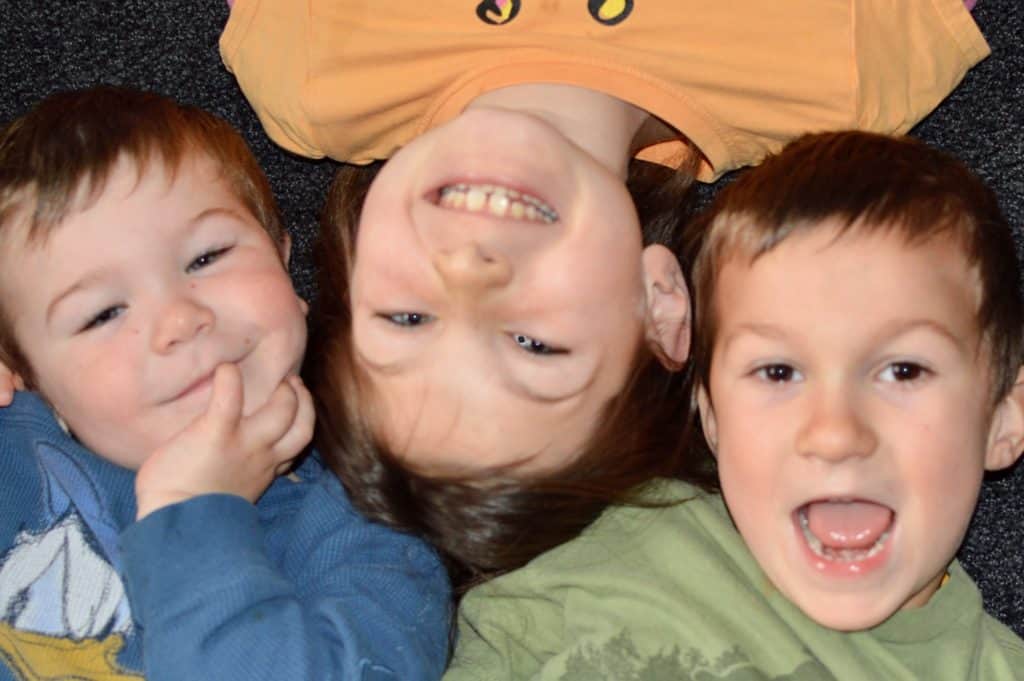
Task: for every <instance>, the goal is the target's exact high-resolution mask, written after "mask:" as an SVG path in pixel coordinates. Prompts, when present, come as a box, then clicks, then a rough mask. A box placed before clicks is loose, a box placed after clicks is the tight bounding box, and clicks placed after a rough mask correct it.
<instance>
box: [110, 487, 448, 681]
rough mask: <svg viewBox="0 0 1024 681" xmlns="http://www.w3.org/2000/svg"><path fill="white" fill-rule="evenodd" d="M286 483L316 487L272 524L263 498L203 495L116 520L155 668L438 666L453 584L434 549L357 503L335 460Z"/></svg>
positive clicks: (170, 671)
mask: <svg viewBox="0 0 1024 681" xmlns="http://www.w3.org/2000/svg"><path fill="white" fill-rule="evenodd" d="M293 484H302V485H307V486H310V487H311V489H310V490H309V491H308V492H307V493H305V494H304V495H303V498H302V499H301V500H300V501H299V502H297V503H291V502H288V501H286V503H283V504H282V505H281V508H280V509H278V514H277V517H276V518H275V519H274V520H273V522H271V523H269V527H268V517H267V512H266V509H265V507H263V506H264V500H262V499H261V501H260V504H261V510H260V511H258V510H257V507H256V506H253V505H252V504H250V503H248V502H246V501H245V500H244V499H242V498H241V497H235V496H230V495H208V496H202V497H197V498H195V499H191V500H189V501H186V502H184V503H181V504H176V505H174V506H170V507H167V508H164V509H160V510H159V511H157V512H154V513H152V514H150V515H149V516H146V517H145V518H144V519H143V520H141V521H140V522H138V523H135V524H134V525H132V526H131V527H129V528H128V529H127V530H126V531H125V532H124V533H123V535H122V538H121V542H122V551H123V554H122V555H123V560H124V572H125V575H124V577H125V584H126V587H127V590H128V596H129V600H130V602H131V606H132V612H133V615H134V617H135V619H136V622H138V624H139V625H140V626H141V629H142V636H143V657H144V660H145V671H146V678H147V679H148V680H149V681H180V680H181V679H218V681H230V680H231V679H245V680H246V681H255V680H257V679H275V680H278V679H288V680H289V681H303V680H306V679H308V680H311V681H312V680H314V679H315V680H316V681H329V680H333V679H336V680H342V679H343V680H346V681H348V680H367V681H370V680H373V681H377V680H379V681H385V680H389V681H390V680H398V679H401V680H403V681H405V680H406V679H413V680H415V679H424V680H427V679H429V680H434V679H438V678H440V676H441V674H442V672H443V670H444V666H445V663H446V661H447V653H448V631H449V618H450V605H449V597H450V593H449V585H448V581H447V577H446V576H445V573H444V570H443V568H442V566H441V565H440V563H439V561H438V559H437V557H436V555H435V554H434V553H433V551H431V550H430V549H429V548H428V547H427V546H426V545H425V544H423V543H422V542H420V541H419V540H417V539H414V538H412V537H409V536H406V535H402V534H399V533H396V532H393V531H391V530H389V529H386V528H384V527H382V526H380V525H376V524H373V523H370V522H368V521H367V520H365V519H364V518H362V517H361V516H360V515H358V514H357V513H356V512H355V510H354V509H353V508H352V507H351V506H350V505H349V503H348V500H347V497H346V496H345V493H344V491H343V489H342V488H341V485H340V484H339V483H338V482H337V480H336V479H334V478H333V476H332V475H331V474H330V473H326V472H325V473H324V474H323V476H321V478H320V479H318V480H313V481H303V482H301V483H293ZM276 486H277V483H275V486H272V487H271V490H272V491H273V490H274V487H276ZM269 494H270V493H269V492H268V495H269ZM261 518H262V522H261ZM271 554H277V555H276V557H274V558H272V557H271Z"/></svg>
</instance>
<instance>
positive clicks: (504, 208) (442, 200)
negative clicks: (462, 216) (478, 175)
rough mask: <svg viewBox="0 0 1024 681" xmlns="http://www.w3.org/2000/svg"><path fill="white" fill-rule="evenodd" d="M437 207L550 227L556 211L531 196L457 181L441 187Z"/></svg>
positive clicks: (492, 186) (513, 190) (501, 188)
mask: <svg viewBox="0 0 1024 681" xmlns="http://www.w3.org/2000/svg"><path fill="white" fill-rule="evenodd" d="M437 205H439V206H441V207H442V208H448V209H452V210H464V211H468V212H471V213H489V214H491V215H494V216H495V217H500V218H511V219H513V220H525V221H527V222H540V223H544V224H553V223H555V222H557V221H558V212H557V211H555V209H554V208H552V207H551V206H550V205H549V204H548V203H547V202H545V201H543V200H541V199H539V198H537V197H536V196H534V195H532V194H528V193H526V192H521V191H518V190H516V189H511V188H509V187H504V186H501V185H496V184H484V183H481V184H477V183H468V182H460V183H456V184H449V185H445V186H443V187H441V189H440V190H439V192H438V199H437Z"/></svg>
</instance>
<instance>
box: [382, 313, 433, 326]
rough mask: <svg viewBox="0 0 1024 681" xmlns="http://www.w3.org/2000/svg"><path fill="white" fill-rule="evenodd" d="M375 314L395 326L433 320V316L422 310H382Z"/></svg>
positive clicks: (415, 324)
mask: <svg viewBox="0 0 1024 681" xmlns="http://www.w3.org/2000/svg"><path fill="white" fill-rule="evenodd" d="M377 316H378V317H380V318H381V319H385V320H387V321H389V322H391V323H392V324H394V325H395V326H422V325H423V324H427V323H429V322H432V321H434V317H433V316H431V315H429V314H424V313H422V312H395V313H387V312H382V313H380V314H378V315H377Z"/></svg>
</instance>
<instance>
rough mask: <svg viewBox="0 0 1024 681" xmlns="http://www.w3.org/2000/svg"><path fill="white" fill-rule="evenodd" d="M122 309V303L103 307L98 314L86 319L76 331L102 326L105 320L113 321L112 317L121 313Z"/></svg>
mask: <svg viewBox="0 0 1024 681" xmlns="http://www.w3.org/2000/svg"><path fill="white" fill-rule="evenodd" d="M124 309H125V307H124V305H112V306H111V307H108V308H106V309H104V310H103V311H101V312H100V313H99V314H97V315H96V316H94V317H93V318H92V319H90V320H89V321H87V322H86V323H85V325H84V326H83V327H82V328H81V329H79V330H78V332H79V333H82V332H84V331H89V330H91V329H95V328H97V327H100V326H103V325H104V324H106V323H107V322H110V321H113V320H114V319H117V318H118V317H120V316H121V313H122V312H124Z"/></svg>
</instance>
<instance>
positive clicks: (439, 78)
mask: <svg viewBox="0 0 1024 681" xmlns="http://www.w3.org/2000/svg"><path fill="white" fill-rule="evenodd" d="M598 5H600V7H597V8H596V7H595V6H598ZM220 47H221V54H222V57H223V59H224V63H225V64H226V65H227V67H228V68H229V69H230V70H231V71H232V72H233V73H234V74H235V76H236V77H237V79H238V82H239V84H240V85H241V88H242V91H243V92H244V93H245V95H246V97H247V98H248V99H249V101H250V102H251V103H252V105H253V107H254V108H255V110H256V112H257V114H258V115H259V117H260V120H261V121H262V123H263V125H264V127H265V128H266V130H267V133H268V134H269V135H270V137H271V138H273V139H274V141H276V142H277V143H278V144H280V145H281V146H283V147H285V148H286V149H289V150H290V151H293V152H296V153H298V154H302V155H304V156H310V157H314V158H319V157H322V156H330V157H331V158H334V159H337V160H339V161H348V162H351V163H368V162H370V161H372V160H375V159H382V158H388V157H389V156H391V154H393V153H394V152H395V150H396V149H398V148H399V147H401V146H402V145H403V144H405V143H406V142H408V141H409V140H410V139H411V138H413V137H415V136H416V135H418V134H420V133H422V132H423V131H425V130H427V129H429V128H430V127H432V126H435V125H438V124H439V123H442V122H444V121H446V120H449V119H451V118H452V117H454V116H456V115H457V114H458V113H459V112H460V111H462V109H463V108H465V106H466V105H467V104H468V103H469V102H470V101H472V100H473V99H474V98H475V97H476V96H478V95H480V94H481V93H483V92H486V91H488V90H493V89H496V88H500V87H505V86H508V85H514V84H521V83H533V82H537V83H568V84H573V85H579V86H582V87H587V88H591V89H594V90H599V91H602V92H606V93H608V94H611V95H614V96H616V97H618V98H620V99H623V100H625V101H628V102H631V103H633V104H635V105H637V106H639V107H641V108H643V109H645V110H647V111H649V112H650V113H652V114H654V115H655V116H658V117H659V118H661V119H662V120H664V121H666V122H667V123H669V124H670V125H672V126H673V127H675V128H676V129H678V130H679V131H681V132H682V133H683V134H685V135H686V136H687V137H689V138H690V139H691V140H692V141H693V142H694V144H696V145H697V147H699V148H700V150H701V152H702V153H703V155H704V156H705V158H706V161H705V164H704V167H702V168H701V170H700V173H699V178H700V179H702V180H708V181H709V180H712V179H714V178H715V177H717V176H718V175H720V174H721V173H723V172H725V171H727V170H731V169H733V168H737V167H739V166H744V165H749V164H754V163H757V162H758V161H760V160H761V159H762V158H763V157H764V155H765V154H766V153H768V152H772V151H777V150H778V149H779V148H781V146H782V145H783V144H784V143H785V142H787V141H789V140H790V139H793V138H794V137H796V136H798V135H800V134H802V133H805V132H811V131H818V130H835V129H843V128H861V129H866V130H874V131H878V132H890V133H899V132H905V131H907V130H908V129H909V128H910V127H911V126H913V125H914V124H915V123H917V122H918V121H920V120H921V119H922V118H923V117H924V116H925V115H927V114H928V113H929V112H930V111H931V110H932V109H934V108H935V106H936V105H938V103H939V102H940V101H942V99H943V98H944V97H946V95H948V94H949V92H950V91H951V90H952V89H953V88H954V87H955V86H956V85H957V83H959V81H960V80H961V78H963V76H964V74H965V73H966V71H967V70H968V69H969V68H970V67H971V66H973V65H974V64H976V63H977V62H979V61H980V60H981V59H983V58H984V57H985V56H986V55H987V54H988V53H989V48H988V45H987V43H986V42H985V39H984V37H983V36H982V35H981V32H980V31H979V30H978V28H977V26H976V25H975V23H974V20H973V19H972V18H971V15H970V13H969V12H968V11H967V9H966V8H965V7H964V5H963V0H912V1H910V2H893V1H892V0H785V1H784V2H765V1H764V0H728V2H708V1H707V0H701V1H700V2H696V1H694V0H605V2H604V3H603V4H601V3H600V2H594V1H593V0H591V1H590V2H588V1H587V0H483V1H482V2H479V1H478V0H472V1H470V0H417V1H415V2H413V1H409V0H306V1H305V2H296V1H295V0H236V2H235V5H234V7H233V8H232V11H231V17H230V19H229V20H228V24H227V27H226V28H225V30H224V34H223V36H222V37H221V43H220ZM495 134H501V131H499V130H496V131H495ZM681 152H682V145H681V143H679V142H667V143H662V144H658V145H655V146H653V147H649V148H647V149H644V150H642V151H641V152H640V154H639V156H640V157H641V158H645V159H648V160H653V161H658V162H661V163H666V164H669V165H672V164H673V163H674V161H675V160H677V159H678V158H679V157H680V154H681Z"/></svg>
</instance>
